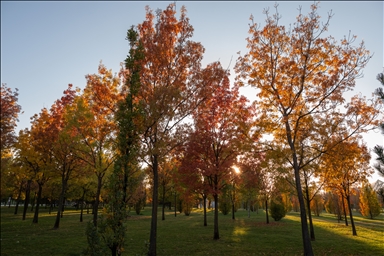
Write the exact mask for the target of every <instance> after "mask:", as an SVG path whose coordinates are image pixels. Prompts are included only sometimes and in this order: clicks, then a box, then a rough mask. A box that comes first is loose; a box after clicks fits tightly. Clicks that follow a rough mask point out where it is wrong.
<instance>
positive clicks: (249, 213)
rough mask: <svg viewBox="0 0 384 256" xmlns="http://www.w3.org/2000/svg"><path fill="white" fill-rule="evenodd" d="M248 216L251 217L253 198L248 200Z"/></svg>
mask: <svg viewBox="0 0 384 256" xmlns="http://www.w3.org/2000/svg"><path fill="white" fill-rule="evenodd" d="M248 218H251V200H250V199H249V200H248Z"/></svg>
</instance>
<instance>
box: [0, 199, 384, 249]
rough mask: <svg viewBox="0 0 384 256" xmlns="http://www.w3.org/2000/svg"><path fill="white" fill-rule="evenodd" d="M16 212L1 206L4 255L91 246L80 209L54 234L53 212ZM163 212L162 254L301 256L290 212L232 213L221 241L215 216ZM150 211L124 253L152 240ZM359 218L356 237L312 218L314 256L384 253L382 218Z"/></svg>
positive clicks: (137, 222)
mask: <svg viewBox="0 0 384 256" xmlns="http://www.w3.org/2000/svg"><path fill="white" fill-rule="evenodd" d="M13 211H14V208H13V207H11V208H8V207H4V206H2V207H1V255H2V256H13V255H36V256H41V255H68V256H71V255H73V256H74V255H80V254H81V252H82V250H83V249H85V247H86V246H87V244H86V243H87V239H86V237H85V227H86V223H87V222H88V221H90V220H91V217H92V216H91V214H86V213H85V215H84V217H85V218H84V222H83V223H80V222H79V214H80V211H76V210H71V209H67V210H66V211H65V212H64V217H63V218H62V219H61V222H60V228H59V229H58V230H53V229H52V227H53V224H54V221H55V216H56V215H55V214H56V213H52V214H51V215H49V214H48V210H45V209H44V208H43V209H41V214H40V218H39V223H38V224H32V218H33V213H32V212H31V211H30V210H28V214H27V219H26V220H24V221H22V220H21V216H22V215H21V213H22V207H21V208H19V214H18V215H16V216H15V215H14V214H13ZM160 212H161V211H160V208H159V221H158V238H157V254H158V255H231V256H232V255H302V251H303V249H302V240H301V231H300V218H299V215H298V214H297V213H293V212H292V213H289V214H288V215H287V216H286V217H285V218H283V219H282V220H281V221H279V222H275V221H274V220H273V219H272V218H271V223H270V224H265V213H264V211H262V210H260V211H259V213H258V214H257V213H255V212H252V213H251V217H250V218H248V216H247V212H246V211H245V210H238V212H237V213H236V220H232V219H231V214H229V215H226V216H224V215H223V214H221V213H220V215H219V232H220V239H219V240H217V241H214V240H213V239H212V237H213V212H209V213H208V226H207V227H204V226H203V214H202V212H201V211H199V210H195V211H193V212H192V213H191V215H190V216H185V215H184V214H178V216H177V217H174V215H173V212H171V211H169V212H167V215H166V218H165V220H164V221H162V220H161V216H160ZM150 214H151V211H150V208H149V207H147V208H146V209H145V210H144V211H143V212H142V215H136V214H135V213H133V214H132V216H131V217H130V218H129V219H128V231H127V242H126V245H125V252H124V255H143V254H144V252H145V246H146V242H147V241H148V239H149V228H150ZM355 215H356V227H357V234H358V236H355V237H354V236H352V231H351V226H345V224H344V222H340V223H338V222H337V220H336V219H335V217H334V216H333V215H330V214H326V213H324V214H322V216H320V217H315V216H314V217H313V218H314V225H315V235H316V241H314V242H312V246H313V250H314V253H315V255H364V256H365V255H372V256H376V255H384V215H383V214H381V215H380V216H379V217H376V219H374V220H370V219H366V218H363V217H361V216H360V215H359V214H357V213H355Z"/></svg>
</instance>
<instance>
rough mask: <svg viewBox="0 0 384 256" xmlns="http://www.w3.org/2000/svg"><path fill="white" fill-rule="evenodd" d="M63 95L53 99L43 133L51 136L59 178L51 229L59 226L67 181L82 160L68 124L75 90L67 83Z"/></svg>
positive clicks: (77, 139)
mask: <svg viewBox="0 0 384 256" xmlns="http://www.w3.org/2000/svg"><path fill="white" fill-rule="evenodd" d="M63 94H64V95H63V96H62V97H61V98H60V99H58V100H56V101H55V103H54V104H53V105H52V107H51V109H50V111H49V119H48V120H47V122H48V123H47V124H45V125H44V127H45V131H44V133H45V134H47V135H48V134H49V138H52V140H51V141H50V142H51V145H52V147H51V153H52V157H53V158H54V159H55V162H56V166H55V171H56V175H57V176H58V177H60V179H61V192H60V197H59V205H58V210H57V215H56V220H55V224H54V226H53V229H58V228H59V226H60V218H61V217H62V216H63V210H64V200H65V193H66V191H67V188H68V181H69V179H70V178H72V176H73V175H74V174H75V172H76V170H80V169H81V168H82V167H83V166H82V165H83V162H82V161H81V160H80V159H79V158H78V157H77V156H76V155H75V154H74V150H73V149H74V148H76V147H78V146H77V145H76V144H79V143H80V137H79V135H78V133H77V132H76V130H74V129H73V128H72V127H70V126H68V119H69V116H68V115H69V113H70V110H69V109H70V108H73V107H74V106H73V101H74V98H75V96H76V90H74V89H72V85H71V84H69V85H68V89H66V90H65V91H64V93H63Z"/></svg>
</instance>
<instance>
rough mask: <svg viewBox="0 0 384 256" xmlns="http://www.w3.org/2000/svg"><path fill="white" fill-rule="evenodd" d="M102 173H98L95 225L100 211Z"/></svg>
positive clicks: (94, 212) (94, 205) (94, 211)
mask: <svg viewBox="0 0 384 256" xmlns="http://www.w3.org/2000/svg"><path fill="white" fill-rule="evenodd" d="M102 180H103V176H102V175H100V174H99V175H97V190H96V198H95V203H94V204H93V225H94V226H95V227H97V216H98V212H99V202H100V192H101V187H102Z"/></svg>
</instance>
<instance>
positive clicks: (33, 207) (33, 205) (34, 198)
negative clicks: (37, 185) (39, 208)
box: [31, 192, 37, 212]
mask: <svg viewBox="0 0 384 256" xmlns="http://www.w3.org/2000/svg"><path fill="white" fill-rule="evenodd" d="M36 195H37V193H36V192H35V194H34V196H33V200H32V206H31V212H33V209H35V204H36Z"/></svg>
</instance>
